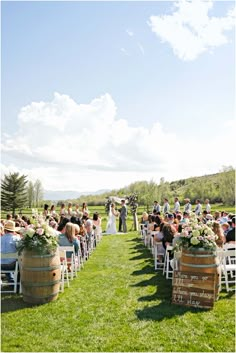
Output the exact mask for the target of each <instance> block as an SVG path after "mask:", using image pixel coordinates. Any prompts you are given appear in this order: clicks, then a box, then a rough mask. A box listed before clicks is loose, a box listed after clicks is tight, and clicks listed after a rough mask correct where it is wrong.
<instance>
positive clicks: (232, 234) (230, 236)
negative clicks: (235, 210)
mask: <svg viewBox="0 0 236 353" xmlns="http://www.w3.org/2000/svg"><path fill="white" fill-rule="evenodd" d="M231 227H232V229H230V230H229V231H228V233H227V235H226V243H235V217H233V218H232V225H231Z"/></svg>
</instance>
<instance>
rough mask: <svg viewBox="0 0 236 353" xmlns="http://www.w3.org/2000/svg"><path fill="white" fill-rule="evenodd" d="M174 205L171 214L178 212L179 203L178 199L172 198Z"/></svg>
mask: <svg viewBox="0 0 236 353" xmlns="http://www.w3.org/2000/svg"><path fill="white" fill-rule="evenodd" d="M174 201H175V204H174V209H173V212H175V213H177V212H179V211H180V203H179V199H178V197H175V198H174Z"/></svg>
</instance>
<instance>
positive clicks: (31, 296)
mask: <svg viewBox="0 0 236 353" xmlns="http://www.w3.org/2000/svg"><path fill="white" fill-rule="evenodd" d="M58 293H59V291H57V292H55V293H53V294H49V295H28V294H25V293H23V295H24V296H25V297H29V298H33V299H45V298H50V297H55V295H57V294H58Z"/></svg>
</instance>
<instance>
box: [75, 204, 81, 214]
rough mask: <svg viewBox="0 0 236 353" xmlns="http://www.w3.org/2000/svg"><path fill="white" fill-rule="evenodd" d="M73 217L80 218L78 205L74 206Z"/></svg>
mask: <svg viewBox="0 0 236 353" xmlns="http://www.w3.org/2000/svg"><path fill="white" fill-rule="evenodd" d="M74 215H75V217H80V216H81V212H80V210H79V204H78V203H77V204H76V205H75V212H74Z"/></svg>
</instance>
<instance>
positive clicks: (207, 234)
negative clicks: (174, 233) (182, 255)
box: [174, 215, 218, 251]
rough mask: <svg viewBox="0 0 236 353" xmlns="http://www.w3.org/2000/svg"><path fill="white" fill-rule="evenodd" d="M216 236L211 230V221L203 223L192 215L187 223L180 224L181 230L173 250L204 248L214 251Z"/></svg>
mask: <svg viewBox="0 0 236 353" xmlns="http://www.w3.org/2000/svg"><path fill="white" fill-rule="evenodd" d="M217 239H218V236H217V235H216V234H214V232H213V230H212V222H211V221H209V222H208V223H207V224H203V223H202V222H201V221H199V220H198V218H197V217H196V216H195V215H193V216H192V217H191V218H190V221H189V223H186V224H182V232H181V233H180V235H179V238H178V239H177V240H176V245H175V248H174V250H177V251H179V250H183V249H188V250H197V249H204V250H208V251H215V250H216V249H217V244H216V240H217Z"/></svg>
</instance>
